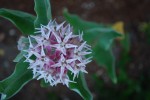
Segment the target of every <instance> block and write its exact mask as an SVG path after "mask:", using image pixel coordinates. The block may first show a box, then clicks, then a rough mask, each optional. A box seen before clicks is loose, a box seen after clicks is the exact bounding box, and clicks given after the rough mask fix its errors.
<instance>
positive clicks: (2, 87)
mask: <svg viewBox="0 0 150 100" xmlns="http://www.w3.org/2000/svg"><path fill="white" fill-rule="evenodd" d="M23 61H24V59H22V60H21V61H20V62H19V63H17V65H16V68H15V71H14V72H13V74H12V75H11V76H9V77H8V78H6V79H4V80H2V81H0V93H1V94H2V97H3V100H6V99H9V98H10V97H12V96H13V95H15V94H16V93H17V92H19V91H20V89H21V88H22V87H23V86H24V85H25V84H27V83H28V82H29V81H31V80H32V76H33V75H32V71H31V70H29V69H27V68H28V66H29V64H28V63H25V62H23Z"/></svg>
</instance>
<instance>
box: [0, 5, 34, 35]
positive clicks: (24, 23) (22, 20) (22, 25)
mask: <svg viewBox="0 0 150 100" xmlns="http://www.w3.org/2000/svg"><path fill="white" fill-rule="evenodd" d="M0 16H1V17H4V18H6V19H8V20H9V21H11V22H12V23H13V24H14V25H15V26H16V27H17V28H18V29H19V30H20V31H21V32H22V33H23V34H33V33H34V19H35V17H34V16H33V15H31V14H28V13H25V12H21V11H16V10H9V9H4V8H2V9H0Z"/></svg>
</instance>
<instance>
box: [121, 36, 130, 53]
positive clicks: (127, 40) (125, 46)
mask: <svg viewBox="0 0 150 100" xmlns="http://www.w3.org/2000/svg"><path fill="white" fill-rule="evenodd" d="M120 43H121V46H122V48H123V49H124V50H125V51H126V52H129V50H130V36H129V34H125V35H124V38H123V39H122V40H121V41H120Z"/></svg>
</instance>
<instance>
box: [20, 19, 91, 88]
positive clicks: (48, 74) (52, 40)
mask: <svg viewBox="0 0 150 100" xmlns="http://www.w3.org/2000/svg"><path fill="white" fill-rule="evenodd" d="M64 23H65V22H63V23H61V24H57V23H56V22H55V21H50V22H49V23H48V25H46V26H44V25H41V27H40V28H36V30H37V31H36V32H35V35H30V36H28V48H26V49H23V48H24V45H26V44H27V43H23V41H20V42H19V43H18V47H19V49H20V50H23V51H25V52H27V54H25V55H24V56H25V58H26V60H25V62H29V67H28V68H29V69H31V70H32V71H33V78H37V80H39V79H44V80H45V82H46V83H50V85H51V86H53V85H57V84H58V83H62V84H65V85H67V86H68V84H69V82H74V78H75V77H77V76H78V74H79V72H84V73H87V71H86V70H85V67H86V64H87V63H89V62H90V61H91V60H90V58H85V55H88V54H90V53H91V47H90V46H89V45H88V44H86V41H84V40H83V38H82V36H83V33H82V34H79V35H73V31H72V27H70V25H69V24H68V25H66V26H64ZM68 71H70V72H71V73H72V74H73V76H74V77H73V80H70V79H69V77H68V74H67V73H68Z"/></svg>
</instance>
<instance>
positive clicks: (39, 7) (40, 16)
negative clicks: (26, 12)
mask: <svg viewBox="0 0 150 100" xmlns="http://www.w3.org/2000/svg"><path fill="white" fill-rule="evenodd" d="M34 2H35V6H34V10H35V12H36V15H37V18H36V20H35V22H34V25H35V27H40V25H41V24H42V25H47V24H48V22H49V21H50V20H51V18H52V17H51V6H50V2H49V0H34Z"/></svg>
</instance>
